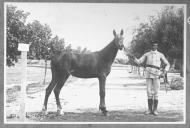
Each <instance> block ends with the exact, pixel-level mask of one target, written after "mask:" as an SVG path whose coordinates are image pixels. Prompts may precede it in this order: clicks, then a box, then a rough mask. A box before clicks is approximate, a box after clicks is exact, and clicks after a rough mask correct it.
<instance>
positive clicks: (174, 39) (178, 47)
mask: <svg viewBox="0 0 190 128" xmlns="http://www.w3.org/2000/svg"><path fill="white" fill-rule="evenodd" d="M183 24H184V13H183V8H175V7H173V6H166V7H165V8H163V10H162V11H161V12H160V13H158V15H157V16H151V17H150V22H149V23H141V24H140V26H139V28H138V29H136V35H135V36H134V38H133V40H132V41H131V46H130V51H131V52H132V53H133V54H134V55H136V56H137V57H139V56H141V55H142V54H144V52H145V51H146V50H148V49H150V47H149V46H150V45H149V44H150V41H157V43H158V45H159V48H158V50H159V51H160V52H162V53H164V54H165V55H166V56H167V57H169V59H170V60H174V59H176V58H177V59H179V60H180V63H181V65H182V63H183V57H182V56H183V50H184V45H183V30H184V28H183ZM174 53H175V54H174Z"/></svg>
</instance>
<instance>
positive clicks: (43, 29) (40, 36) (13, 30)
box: [6, 5, 90, 66]
mask: <svg viewBox="0 0 190 128" xmlns="http://www.w3.org/2000/svg"><path fill="white" fill-rule="evenodd" d="M6 9H7V23H6V32H7V33H6V34H7V39H6V42H7V44H6V45H7V54H6V55H7V65H8V66H11V65H14V63H15V62H17V61H18V58H17V57H18V56H19V55H20V52H19V51H18V44H19V43H27V44H30V48H29V52H28V58H29V59H39V60H40V59H49V58H50V54H51V53H52V54H54V53H60V52H62V51H64V50H66V51H73V52H77V53H88V52H90V51H89V50H87V48H84V49H82V48H81V47H78V48H77V49H72V45H71V44H69V45H67V46H66V45H65V41H64V38H61V39H59V37H58V36H55V37H53V38H52V37H51V36H52V32H51V28H50V27H49V26H48V25H47V24H44V25H43V24H41V23H40V22H39V21H37V20H35V21H33V22H32V23H28V24H26V18H27V16H28V15H29V13H25V12H24V11H23V10H18V9H17V7H16V6H11V5H8V6H7V8H6Z"/></svg>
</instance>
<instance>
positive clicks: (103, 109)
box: [99, 107, 108, 116]
mask: <svg viewBox="0 0 190 128" xmlns="http://www.w3.org/2000/svg"><path fill="white" fill-rule="evenodd" d="M99 110H100V111H102V114H103V115H104V116H107V112H108V111H107V110H106V107H99Z"/></svg>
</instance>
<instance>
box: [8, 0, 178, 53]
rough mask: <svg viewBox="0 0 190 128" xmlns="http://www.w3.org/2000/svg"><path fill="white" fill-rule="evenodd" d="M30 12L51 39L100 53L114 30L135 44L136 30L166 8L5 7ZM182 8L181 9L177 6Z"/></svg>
mask: <svg viewBox="0 0 190 128" xmlns="http://www.w3.org/2000/svg"><path fill="white" fill-rule="evenodd" d="M6 4H11V5H14V6H17V9H21V10H23V11H24V12H29V13H30V15H29V16H28V17H27V22H32V21H34V20H38V21H40V23H42V24H47V25H49V26H50V28H51V30H52V34H53V35H52V37H54V36H55V35H57V36H58V37H59V38H64V39H65V42H66V45H68V44H71V45H72V47H73V48H77V47H78V46H80V47H82V48H85V47H86V48H87V49H89V50H91V51H98V50H101V49H102V48H103V47H105V46H106V45H108V44H109V43H110V42H111V41H112V40H113V38H114V36H113V30H114V29H115V30H116V32H117V33H120V31H121V29H123V30H124V45H125V46H126V47H127V46H128V45H129V43H130V41H131V40H132V37H133V34H132V33H133V30H134V29H135V28H137V27H138V25H139V24H140V23H143V22H148V17H149V16H151V15H153V16H155V15H156V14H157V13H158V12H159V11H161V9H162V8H163V7H164V6H166V4H129V3H39V2H37V3H28V2H27V3H24V2H23V3H22V2H18V3H17V2H14V3H6ZM175 6H182V5H175Z"/></svg>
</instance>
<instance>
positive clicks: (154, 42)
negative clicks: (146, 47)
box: [150, 41, 158, 45]
mask: <svg viewBox="0 0 190 128" xmlns="http://www.w3.org/2000/svg"><path fill="white" fill-rule="evenodd" d="M150 43H151V44H152V45H158V42H157V41H151V42H150Z"/></svg>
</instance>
